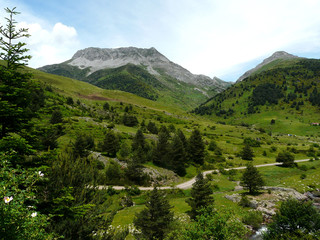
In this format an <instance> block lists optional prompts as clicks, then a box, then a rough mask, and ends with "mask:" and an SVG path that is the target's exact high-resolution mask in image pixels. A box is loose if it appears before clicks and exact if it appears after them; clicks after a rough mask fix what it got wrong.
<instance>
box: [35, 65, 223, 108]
mask: <svg viewBox="0 0 320 240" xmlns="http://www.w3.org/2000/svg"><path fill="white" fill-rule="evenodd" d="M41 70H44V71H45V72H48V73H52V74H55V75H60V76H65V77H69V78H73V79H78V80H81V81H85V82H89V83H91V84H93V85H95V86H98V87H101V88H103V89H108V90H121V91H125V92H129V93H133V94H135V95H137V96H140V97H144V98H146V99H150V100H153V101H156V102H159V103H165V104H166V105H171V106H176V107H179V108H181V109H184V110H191V109H192V108H194V107H196V106H198V105H199V104H200V103H201V102H204V101H205V100H207V99H208V96H207V95H206V94H204V93H203V92H207V94H208V95H209V96H214V95H215V94H217V92H219V91H221V89H219V88H217V89H215V88H212V89H209V90H207V89H202V88H201V87H196V86H194V85H192V84H188V83H185V82H181V81H178V80H177V79H174V78H172V77H170V76H168V75H165V74H162V75H152V74H150V73H149V72H148V71H147V70H146V69H145V67H143V66H137V65H133V64H127V65H125V66H122V67H118V68H113V69H103V70H98V71H96V72H94V73H92V74H90V75H88V73H89V71H90V69H88V68H86V69H79V68H78V67H75V66H71V65H68V64H67V63H62V64H55V65H49V66H45V67H43V68H41ZM159 71H160V70H159ZM160 72H161V71H160Z"/></svg>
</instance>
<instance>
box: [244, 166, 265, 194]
mask: <svg viewBox="0 0 320 240" xmlns="http://www.w3.org/2000/svg"><path fill="white" fill-rule="evenodd" d="M240 185H241V186H243V187H244V188H245V189H248V190H249V193H250V194H252V193H256V192H258V191H259V190H260V189H261V187H262V186H263V185H264V181H263V178H262V176H261V174H260V172H259V171H258V169H257V168H256V167H255V166H253V165H252V164H248V165H247V168H246V170H245V171H244V173H243V175H242V177H241V182H240Z"/></svg>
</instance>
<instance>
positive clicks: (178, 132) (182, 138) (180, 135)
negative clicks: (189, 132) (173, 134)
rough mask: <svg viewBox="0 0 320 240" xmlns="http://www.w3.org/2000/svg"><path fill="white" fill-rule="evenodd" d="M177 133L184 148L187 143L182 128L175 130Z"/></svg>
mask: <svg viewBox="0 0 320 240" xmlns="http://www.w3.org/2000/svg"><path fill="white" fill-rule="evenodd" d="M177 135H178V136H179V138H180V140H181V142H182V144H183V147H184V149H186V148H187V145H188V141H187V138H186V136H185V135H184V133H183V132H182V130H181V129H180V128H179V129H178V130H177Z"/></svg>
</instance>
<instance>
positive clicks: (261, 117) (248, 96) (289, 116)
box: [194, 59, 320, 135]
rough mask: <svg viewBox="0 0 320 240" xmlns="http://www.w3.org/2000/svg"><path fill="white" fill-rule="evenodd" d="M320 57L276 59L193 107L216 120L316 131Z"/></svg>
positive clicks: (319, 116)
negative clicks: (312, 124) (317, 58)
mask: <svg viewBox="0 0 320 240" xmlns="http://www.w3.org/2000/svg"><path fill="white" fill-rule="evenodd" d="M318 89H320V60H315V59H294V60H287V61H285V60H276V61H274V62H271V63H270V64H268V65H266V66H264V67H263V69H261V70H260V71H258V72H256V73H254V74H252V75H251V76H250V77H248V78H246V79H244V80H243V81H241V82H238V83H236V84H235V85H233V86H231V87H229V88H228V89H227V90H226V91H224V92H222V93H220V94H218V95H217V96H215V97H213V98H212V99H210V100H208V101H207V102H205V103H204V104H202V105H200V106H199V107H198V108H196V109H195V110H194V112H195V113H197V114H200V115H208V116H210V117H211V118H212V119H215V120H216V121H220V122H225V123H230V124H236V125H241V124H249V125H254V126H256V127H261V128H263V129H264V130H265V131H267V132H269V133H284V134H297V135H303V134H308V135H312V134H317V133H319V128H317V127H314V126H311V123H314V122H320V102H319V99H320V94H319V93H318ZM272 120H273V122H272V124H271V121H272Z"/></svg>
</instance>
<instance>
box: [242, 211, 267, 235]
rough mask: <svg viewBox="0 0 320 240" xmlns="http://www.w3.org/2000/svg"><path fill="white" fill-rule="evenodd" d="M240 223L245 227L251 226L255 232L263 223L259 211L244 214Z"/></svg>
mask: <svg viewBox="0 0 320 240" xmlns="http://www.w3.org/2000/svg"><path fill="white" fill-rule="evenodd" d="M242 222H243V223H245V224H247V225H250V226H252V227H253V229H255V230H257V229H259V228H260V226H261V224H262V222H263V216H262V213H261V212H259V211H250V212H248V214H246V215H245V216H244V217H243V219H242Z"/></svg>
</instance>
